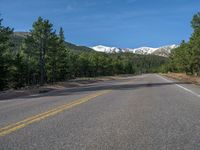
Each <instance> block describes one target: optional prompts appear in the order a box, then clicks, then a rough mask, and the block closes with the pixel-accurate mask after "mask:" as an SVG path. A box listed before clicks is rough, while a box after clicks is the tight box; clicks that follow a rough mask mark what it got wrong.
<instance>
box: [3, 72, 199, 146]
mask: <svg viewBox="0 0 200 150" xmlns="http://www.w3.org/2000/svg"><path fill="white" fill-rule="evenodd" d="M80 149H81V150H96V149H100V150H199V149H200V88H199V87H198V86H195V85H192V84H189V83H184V82H180V81H175V80H172V79H168V78H166V77H162V76H160V75H157V74H145V75H140V76H131V77H126V78H124V79H123V80H122V79H121V80H114V81H105V82H101V83H96V84H93V85H91V86H87V87H78V88H69V89H65V90H62V91H54V92H50V93H46V94H41V95H32V96H28V97H24V98H16V99H9V100H1V101H0V150H80Z"/></svg>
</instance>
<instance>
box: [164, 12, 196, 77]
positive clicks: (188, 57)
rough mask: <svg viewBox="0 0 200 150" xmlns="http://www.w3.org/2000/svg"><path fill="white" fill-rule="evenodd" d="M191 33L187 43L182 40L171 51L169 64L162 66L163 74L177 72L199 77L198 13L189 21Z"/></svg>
mask: <svg viewBox="0 0 200 150" xmlns="http://www.w3.org/2000/svg"><path fill="white" fill-rule="evenodd" d="M191 26H192V28H193V33H192V35H191V37H190V39H189V41H188V42H185V41H184V40H183V41H182V42H181V44H180V46H179V47H178V48H176V49H173V50H172V52H171V55H170V57H169V62H168V63H167V64H165V65H163V66H162V69H161V70H162V71H163V72H178V73H186V74H188V75H195V76H200V12H198V13H197V14H195V15H194V16H193V19H192V21H191Z"/></svg>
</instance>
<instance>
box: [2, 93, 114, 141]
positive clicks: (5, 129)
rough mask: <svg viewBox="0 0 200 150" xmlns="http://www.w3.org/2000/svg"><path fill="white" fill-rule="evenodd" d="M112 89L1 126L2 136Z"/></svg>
mask: <svg viewBox="0 0 200 150" xmlns="http://www.w3.org/2000/svg"><path fill="white" fill-rule="evenodd" d="M110 91H111V90H103V91H100V92H97V93H94V94H91V95H87V96H85V97H82V98H80V99H77V100H74V101H73V102H70V103H67V104H63V105H61V106H58V107H56V108H54V109H51V110H49V111H46V112H43V113H40V114H38V115H35V116H31V117H28V118H26V119H24V120H22V121H19V122H17V123H13V124H10V125H7V126H5V127H3V128H0V137H2V136H5V135H7V134H10V133H12V132H14V131H16V130H19V129H21V128H24V127H26V126H28V125H29V124H32V123H35V122H38V121H41V120H43V119H46V118H48V117H50V116H54V115H56V114H58V113H61V112H63V111H65V110H67V109H70V108H73V107H75V106H78V105H80V104H82V103H85V102H87V101H89V100H92V99H94V98H96V97H98V96H101V95H103V94H106V93H108V92H110Z"/></svg>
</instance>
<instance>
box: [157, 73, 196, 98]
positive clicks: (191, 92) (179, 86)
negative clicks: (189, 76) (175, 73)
mask: <svg viewBox="0 0 200 150" xmlns="http://www.w3.org/2000/svg"><path fill="white" fill-rule="evenodd" d="M157 76H158V77H160V78H161V79H163V80H165V81H168V82H171V81H170V80H168V79H166V78H164V77H162V76H160V75H157ZM175 85H176V86H177V87H179V88H181V89H183V90H185V91H187V92H190V93H191V94H193V95H195V96H197V97H200V95H199V94H197V93H195V92H193V91H192V90H189V89H187V88H185V87H183V86H181V85H179V84H175Z"/></svg>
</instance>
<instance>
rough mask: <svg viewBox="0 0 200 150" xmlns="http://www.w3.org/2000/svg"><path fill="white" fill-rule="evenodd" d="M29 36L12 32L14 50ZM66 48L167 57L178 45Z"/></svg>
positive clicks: (74, 50)
mask: <svg viewBox="0 0 200 150" xmlns="http://www.w3.org/2000/svg"><path fill="white" fill-rule="evenodd" d="M28 35H30V33H29V32H14V35H13V42H14V44H15V46H16V48H19V47H20V45H21V43H22V41H23V40H24V39H25V38H26V37H27V36H28ZM65 45H66V48H67V49H69V50H71V51H73V52H83V51H84V52H92V51H97V52H105V53H120V52H131V53H135V54H143V55H149V54H152V55H158V56H163V57H168V56H169V54H170V53H171V50H172V49H174V48H176V47H178V45H175V44H174V45H168V46H162V47H158V48H152V47H140V48H117V47H108V46H103V45H98V46H94V47H86V46H77V45H75V44H72V43H69V42H65Z"/></svg>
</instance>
